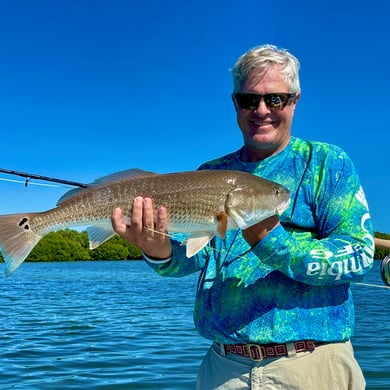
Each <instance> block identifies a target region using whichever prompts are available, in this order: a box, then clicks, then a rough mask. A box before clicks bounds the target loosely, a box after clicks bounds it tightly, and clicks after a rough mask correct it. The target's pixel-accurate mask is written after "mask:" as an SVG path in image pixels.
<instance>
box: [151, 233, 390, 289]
mask: <svg viewBox="0 0 390 390" xmlns="http://www.w3.org/2000/svg"><path fill="white" fill-rule="evenodd" d="M144 230H147V231H148V232H152V233H157V234H161V235H163V236H165V237H169V238H175V236H174V235H173V234H169V233H164V232H159V231H157V230H154V229H150V228H147V227H144ZM185 243H186V241H183V242H182V243H181V245H185ZM207 246H208V247H209V248H210V249H211V250H213V251H216V252H219V253H222V254H224V253H225V252H226V256H227V255H228V253H229V251H221V250H219V249H216V248H212V247H211V246H210V245H207ZM249 250H250V249H249ZM248 252H249V251H248ZM246 253H247V252H245V253H243V254H241V255H237V256H235V259H245V255H246ZM225 258H226V257H225ZM352 284H357V285H359V286H365V287H377V288H385V289H388V290H390V287H388V286H381V285H379V284H371V283H360V282H352Z"/></svg>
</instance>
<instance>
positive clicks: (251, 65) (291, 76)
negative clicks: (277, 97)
mask: <svg viewBox="0 0 390 390" xmlns="http://www.w3.org/2000/svg"><path fill="white" fill-rule="evenodd" d="M273 65H281V72H282V74H283V76H284V78H285V80H286V82H287V83H288V85H289V88H290V93H294V92H300V90H301V87H300V83H299V61H298V59H297V58H296V57H295V56H293V55H292V54H291V53H289V52H288V51H287V50H286V49H280V48H277V47H276V46H274V45H269V44H266V45H261V46H256V47H254V48H253V49H250V50H248V51H247V52H246V53H244V54H243V55H242V56H241V57H239V58H238V60H237V62H236V63H235V64H234V66H233V68H232V69H231V72H232V75H233V92H240V90H241V88H242V86H243V85H244V83H245V81H246V79H247V78H248V76H249V74H250V73H251V72H252V71H253V70H256V71H257V72H258V73H259V75H260V76H261V75H263V74H264V73H265V72H266V71H267V70H268V69H269V68H270V66H273Z"/></svg>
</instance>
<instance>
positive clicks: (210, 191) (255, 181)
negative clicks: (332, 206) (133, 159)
mask: <svg viewBox="0 0 390 390" xmlns="http://www.w3.org/2000/svg"><path fill="white" fill-rule="evenodd" d="M137 196H140V197H143V198H145V197H150V198H151V199H152V200H153V205H154V207H155V210H157V208H158V207H159V206H165V207H167V209H168V226H167V230H168V232H170V233H181V234H184V235H185V237H186V240H185V242H184V244H185V245H186V256H187V257H188V258H190V257H192V256H194V255H195V254H196V253H198V252H199V251H200V250H201V249H202V248H204V247H205V246H206V245H207V243H208V242H209V241H210V240H211V239H212V238H213V237H214V236H218V237H220V238H221V239H224V238H225V235H226V232H227V231H228V230H232V229H237V228H239V229H246V228H248V227H250V226H252V225H254V224H256V223H258V222H261V221H262V220H264V219H266V218H268V217H270V216H272V215H280V214H282V213H283V212H284V211H285V210H286V208H287V207H288V204H289V202H290V192H289V190H288V189H287V188H285V187H284V186H282V185H280V184H278V183H275V182H273V181H270V180H267V179H264V178H261V177H258V176H255V175H253V174H250V173H246V172H241V171H233V170H197V171H183V172H174V173H166V174H158V173H154V172H148V171H144V170H141V169H136V168H133V169H128V170H125V171H120V172H116V173H113V174H110V175H107V176H104V177H102V178H99V179H97V180H95V181H94V182H93V183H91V184H89V185H87V186H86V188H75V189H72V190H70V191H68V192H66V193H65V194H64V195H63V196H62V197H61V198H60V199H59V200H58V202H57V205H56V207H54V208H52V209H49V210H46V211H40V212H29V213H18V214H8V215H0V251H1V252H2V254H3V257H4V260H5V263H6V274H7V275H10V274H11V273H12V272H14V271H15V270H16V269H17V268H18V267H19V266H20V265H21V264H22V263H23V261H24V260H25V259H26V257H27V256H28V254H29V253H30V252H31V250H32V249H33V248H34V247H35V245H36V244H37V243H38V242H39V241H40V240H41V239H42V238H43V237H44V236H45V235H46V234H48V233H49V232H52V231H56V230H61V229H64V228H69V227H77V226H85V227H87V229H86V230H87V233H88V238H89V247H90V249H95V248H97V247H98V246H99V245H101V244H102V243H104V242H105V241H107V240H108V239H110V238H111V237H112V236H114V235H115V232H114V230H113V227H112V224H111V214H112V211H113V210H114V208H116V207H119V208H121V209H122V210H123V212H124V215H125V216H127V221H126V223H127V224H130V222H129V221H130V218H129V216H130V215H131V209H132V204H133V200H134V198H135V197H137ZM125 218H126V217H125Z"/></svg>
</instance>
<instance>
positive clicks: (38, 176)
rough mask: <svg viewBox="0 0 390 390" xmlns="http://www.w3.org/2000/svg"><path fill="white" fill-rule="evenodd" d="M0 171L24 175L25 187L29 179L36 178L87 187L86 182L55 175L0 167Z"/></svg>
mask: <svg viewBox="0 0 390 390" xmlns="http://www.w3.org/2000/svg"><path fill="white" fill-rule="evenodd" d="M0 172H2V173H6V174H7V175H15V176H20V177H24V178H25V179H26V181H25V183H24V186H25V187H27V186H28V184H29V181H30V180H31V179H37V180H42V181H50V182H53V183H60V184H67V185H69V186H73V187H81V188H87V187H88V184H84V183H78V182H76V181H71V180H64V179H58V178H55V177H48V176H42V175H37V174H35V173H27V172H20V171H14V170H11V169H4V168H0Z"/></svg>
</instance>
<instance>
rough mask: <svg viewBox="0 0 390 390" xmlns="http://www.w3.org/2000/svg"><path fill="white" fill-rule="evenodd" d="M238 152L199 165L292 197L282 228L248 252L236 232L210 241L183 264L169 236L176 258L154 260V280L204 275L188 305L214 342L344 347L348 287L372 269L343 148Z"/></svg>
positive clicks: (349, 314)
mask: <svg viewBox="0 0 390 390" xmlns="http://www.w3.org/2000/svg"><path fill="white" fill-rule="evenodd" d="M239 156H240V151H237V152H234V153H232V154H229V155H227V156H224V157H221V158H218V159H216V160H213V161H210V162H208V163H205V164H203V165H202V166H201V167H200V169H224V170H240V171H246V172H250V173H253V174H254V175H258V176H261V177H264V178H267V179H270V180H273V181H276V182H278V183H280V184H282V185H284V186H285V187H287V188H288V189H289V190H290V191H291V202H290V205H289V207H288V209H287V210H286V211H285V212H284V213H283V214H282V216H281V217H280V219H281V225H279V226H278V227H276V228H275V229H274V230H272V231H271V232H270V233H269V234H268V235H267V236H266V237H265V238H264V239H263V240H261V241H260V242H259V243H258V244H257V245H256V246H255V247H254V248H253V249H251V248H250V247H249V245H248V244H247V242H246V241H245V240H244V239H243V237H242V235H241V231H240V230H233V231H229V232H228V233H227V236H226V238H225V240H221V239H219V238H217V237H215V238H214V239H213V240H212V241H211V242H210V243H209V245H208V246H207V247H206V248H204V249H203V250H202V251H201V252H199V253H198V254H197V255H196V256H194V257H192V258H190V259H188V258H186V256H185V246H182V245H180V243H179V242H178V241H175V240H172V245H173V255H172V259H171V260H170V261H169V262H167V263H164V264H160V265H156V264H150V265H151V266H152V267H153V268H154V269H155V270H156V271H157V272H158V273H159V274H160V275H163V276H173V277H181V276H185V275H188V274H191V273H194V272H198V271H200V276H199V282H198V287H197V294H196V302H195V308H194V321H195V325H196V328H197V329H198V331H199V333H200V334H201V335H202V336H204V337H205V338H208V339H210V340H215V341H217V342H220V343H225V344H234V343H262V344H263V343H272V342H275V343H282V342H288V341H296V340H306V339H311V340H316V341H341V340H347V339H348V338H350V337H351V335H352V334H353V327H354V308H353V301H352V296H351V291H350V283H351V282H357V281H360V280H361V279H362V278H363V276H364V275H365V274H366V273H367V272H368V271H369V270H370V268H371V267H372V264H373V254H374V238H373V227H372V223H371V219H370V215H369V211H368V206H367V202H366V200H365V196H364V192H363V190H362V187H361V184H360V180H359V177H358V175H357V173H356V171H355V168H354V166H353V163H352V162H351V160H350V158H349V157H348V156H347V155H346V153H345V152H343V151H342V150H341V149H340V148H338V147H336V146H334V145H329V144H325V143H320V142H308V141H304V140H301V139H299V138H294V137H293V138H292V139H291V141H290V143H289V145H288V146H287V147H286V148H285V149H284V150H282V151H281V152H279V153H278V154H276V155H273V156H271V157H269V158H266V159H265V160H263V161H259V162H255V163H245V162H242V161H241V160H240V157H239Z"/></svg>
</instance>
